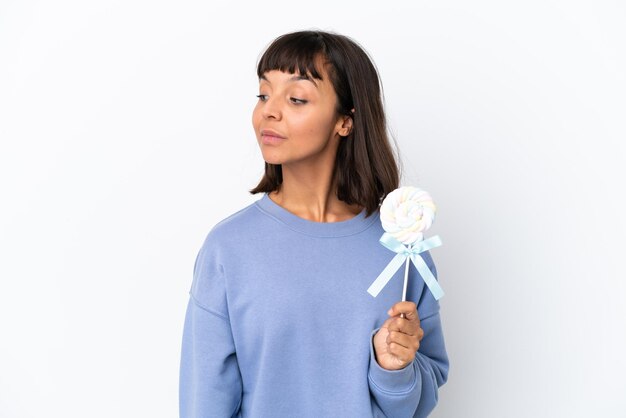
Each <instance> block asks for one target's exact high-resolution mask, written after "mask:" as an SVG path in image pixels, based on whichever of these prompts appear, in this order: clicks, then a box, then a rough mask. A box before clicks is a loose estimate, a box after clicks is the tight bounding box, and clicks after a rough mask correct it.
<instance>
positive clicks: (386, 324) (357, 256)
mask: <svg viewBox="0 0 626 418" xmlns="http://www.w3.org/2000/svg"><path fill="white" fill-rule="evenodd" d="M257 75H258V77H259V95H258V98H259V101H258V102H257V105H256V107H255V109H254V111H253V115H252V124H253V127H254V131H255V133H256V137H257V141H258V144H259V146H260V148H261V152H262V154H263V158H264V160H265V174H264V176H263V178H262V179H261V181H260V182H259V184H258V185H257V186H256V187H255V188H254V189H252V190H251V193H263V195H262V197H261V198H260V199H258V200H257V201H256V202H254V203H253V204H251V205H249V206H247V207H245V208H243V209H241V210H239V211H238V212H236V213H234V214H232V215H231V216H229V217H227V218H226V219H224V220H222V221H221V222H219V223H218V224H217V225H215V226H214V227H213V229H212V230H211V231H210V232H209V234H208V236H207V237H206V240H205V241H204V244H203V245H202V247H201V249H200V251H199V253H198V256H197V258H196V262H195V266H194V277H193V282H192V285H191V289H190V292H189V293H190V299H189V304H188V307H187V312H186V318H185V326H184V333H183V344H182V354H181V369H180V416H181V418H192V417H193V418H199V417H271V418H279V417H315V418H320V417H355V418H356V417H358V418H363V417H393V418H396V417H423V416H426V415H428V413H430V411H432V409H433V408H434V407H435V405H436V403H437V399H438V396H437V393H438V388H439V386H441V385H442V384H444V383H445V382H446V380H447V374H448V357H447V354H446V350H445V345H444V340H443V334H442V330H441V323H440V317H439V304H438V303H437V301H436V300H435V299H434V298H433V297H432V295H431V294H430V293H429V291H428V288H427V287H425V286H424V282H423V280H421V278H420V277H419V274H418V273H417V271H415V270H413V269H412V270H411V271H410V277H409V284H410V286H409V289H408V290H407V301H406V302H398V299H399V297H398V296H399V295H401V294H402V286H403V280H402V279H399V278H398V277H395V278H394V279H392V280H391V281H390V282H389V284H388V285H387V286H386V287H385V289H384V290H383V291H382V292H381V293H380V294H379V295H378V297H377V298H373V297H371V296H370V295H369V294H368V293H367V292H366V289H367V288H368V287H369V285H370V284H371V282H372V281H373V279H375V278H376V277H377V275H378V274H379V273H380V272H381V271H382V270H383V269H384V267H385V266H386V265H387V263H388V262H389V261H390V259H391V258H392V255H393V254H392V253H391V252H390V251H389V250H387V249H386V248H385V247H383V246H382V245H380V243H379V242H378V239H379V238H380V236H381V235H382V233H383V232H384V230H383V229H382V226H381V223H380V218H379V212H378V207H379V205H380V202H381V201H382V199H383V198H384V197H385V196H386V195H387V194H388V193H389V192H391V191H392V190H394V189H396V188H397V187H398V183H399V173H398V165H397V162H396V159H395V157H394V154H393V152H392V149H391V146H390V144H389V139H388V137H387V132H386V124H385V115H384V110H383V105H382V98H381V90H380V84H379V78H378V75H377V72H376V69H375V67H374V65H373V64H372V62H371V61H370V59H369V58H368V56H367V54H366V53H365V52H364V51H363V49H362V48H361V47H360V46H358V45H357V44H356V42H354V41H352V40H351V39H349V38H348V37H345V36H342V35H338V34H334V33H329V32H323V31H303V32H295V33H289V34H286V35H283V36H281V37H279V38H277V39H276V40H275V41H274V42H273V43H272V44H271V45H270V46H269V47H268V49H267V50H266V51H265V53H264V55H263V56H262V57H261V59H260V61H259V63H258V67H257ZM422 256H423V258H424V259H425V261H426V263H427V264H428V266H429V268H430V269H431V271H432V272H433V273H434V274H435V275H436V269H435V266H434V264H433V261H432V258H431V256H430V254H429V253H428V252H426V253H423V254H422ZM400 270H404V269H400ZM403 273H404V272H403V271H399V272H398V273H396V275H398V276H402V275H403ZM412 301H415V302H412Z"/></svg>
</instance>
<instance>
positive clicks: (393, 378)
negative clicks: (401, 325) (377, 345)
mask: <svg viewBox="0 0 626 418" xmlns="http://www.w3.org/2000/svg"><path fill="white" fill-rule="evenodd" d="M379 329H380V328H376V329H375V330H374V331H372V334H371V336H370V363H369V372H368V376H369V381H370V383H371V384H373V385H374V386H375V387H376V388H378V390H380V391H382V392H393V393H405V392H410V391H411V390H412V389H413V387H414V386H415V384H416V382H417V378H416V371H415V362H411V363H410V364H407V365H406V367H404V368H403V369H399V370H387V369H385V368H383V367H381V366H380V365H379V364H378V362H377V361H376V356H375V354H374V335H375V334H376V333H377V332H378V330H379Z"/></svg>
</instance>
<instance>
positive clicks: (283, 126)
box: [252, 65, 351, 164]
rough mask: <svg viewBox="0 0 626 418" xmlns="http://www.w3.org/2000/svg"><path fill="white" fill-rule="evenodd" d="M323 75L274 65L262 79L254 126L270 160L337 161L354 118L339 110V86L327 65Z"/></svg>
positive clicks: (284, 162)
mask: <svg viewBox="0 0 626 418" xmlns="http://www.w3.org/2000/svg"><path fill="white" fill-rule="evenodd" d="M318 68H322V66H321V65H319V66H318ZM320 74H321V75H322V78H323V80H317V79H314V78H306V77H302V76H300V75H299V74H297V73H296V74H290V73H287V72H282V71H278V70H272V71H268V72H266V73H265V74H263V76H262V77H261V79H260V80H259V101H258V103H257V104H256V106H255V108H254V111H253V113H252V125H253V126H254V131H255V134H256V137H257V141H258V143H259V147H260V148H261V152H262V154H263V159H264V160H265V161H266V162H268V163H270V164H290V163H296V162H314V161H315V160H316V159H326V160H328V157H332V159H333V161H334V156H335V155H336V150H337V146H338V144H339V139H340V138H339V136H340V135H341V136H345V135H347V134H348V132H349V129H350V127H351V118H349V117H346V116H342V115H338V114H337V113H336V111H335V109H336V103H337V95H336V93H335V90H334V88H333V86H332V83H331V82H330V79H329V76H328V73H327V72H326V71H325V69H323V70H322V71H321V72H320Z"/></svg>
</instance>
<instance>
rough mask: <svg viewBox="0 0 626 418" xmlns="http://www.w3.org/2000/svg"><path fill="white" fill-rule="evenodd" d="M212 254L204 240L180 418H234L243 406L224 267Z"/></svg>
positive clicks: (187, 333)
mask: <svg viewBox="0 0 626 418" xmlns="http://www.w3.org/2000/svg"><path fill="white" fill-rule="evenodd" d="M214 253H215V251H213V249H212V248H211V243H210V241H209V240H207V241H205V243H204V245H203V247H202V249H201V250H200V252H199V253H198V256H197V257H196V262H195V265H194V274H193V283H192V286H191V290H190V291H189V301H188V304H187V311H186V314H185V323H184V330H183V339H182V349H181V360H180V376H179V412H180V418H208V417H233V416H235V415H236V414H237V412H238V410H239V408H240V405H241V399H242V382H241V374H240V372H239V366H238V363H237V355H236V352H235V344H234V340H233V336H232V332H231V327H230V321H229V317H228V310H227V304H226V291H225V285H224V275H223V269H222V268H221V266H220V265H219V263H218V262H217V257H216V256H215V254H214Z"/></svg>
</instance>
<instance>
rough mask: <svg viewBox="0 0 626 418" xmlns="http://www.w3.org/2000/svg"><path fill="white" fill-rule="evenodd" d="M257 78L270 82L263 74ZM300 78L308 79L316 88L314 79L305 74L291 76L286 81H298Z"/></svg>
mask: <svg viewBox="0 0 626 418" xmlns="http://www.w3.org/2000/svg"><path fill="white" fill-rule="evenodd" d="M259 79H261V80H265V81H267V82H268V83H269V84H272V83H271V82H270V81H269V80H268V79H267V77H265V74H261V77H259ZM300 80H308V81H310V82H311V83H313V85H314V86H315V88H317V83H316V82H315V80H313V79H312V78H311V77H309V76H306V75H301V74H300V75H294V76H293V77H291V78H290V79H289V80H287V81H300Z"/></svg>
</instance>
